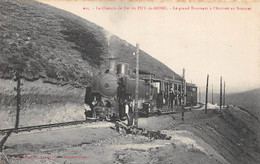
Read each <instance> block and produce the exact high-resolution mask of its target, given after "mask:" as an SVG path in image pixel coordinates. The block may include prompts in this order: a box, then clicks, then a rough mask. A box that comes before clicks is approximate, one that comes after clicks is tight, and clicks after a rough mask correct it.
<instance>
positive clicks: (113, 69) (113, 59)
mask: <svg viewBox="0 0 260 164" xmlns="http://www.w3.org/2000/svg"><path fill="white" fill-rule="evenodd" d="M108 53H109V57H108V59H109V72H111V73H112V72H113V73H116V69H117V67H116V65H117V60H118V58H117V57H116V56H115V55H114V54H112V53H111V52H110V50H109V42H108Z"/></svg>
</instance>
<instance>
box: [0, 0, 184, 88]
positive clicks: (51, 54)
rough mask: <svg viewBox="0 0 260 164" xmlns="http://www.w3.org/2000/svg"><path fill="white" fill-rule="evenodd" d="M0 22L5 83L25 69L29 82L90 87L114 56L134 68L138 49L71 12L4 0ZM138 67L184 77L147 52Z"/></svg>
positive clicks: (1, 67) (1, 69)
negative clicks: (135, 52)
mask: <svg viewBox="0 0 260 164" xmlns="http://www.w3.org/2000/svg"><path fill="white" fill-rule="evenodd" d="M0 18H1V19H0V20H1V22H0V61H1V63H0V76H1V78H4V79H10V78H12V77H13V74H14V73H13V72H14V71H15V70H19V69H20V70H21V69H22V72H23V75H24V77H25V78H26V79H27V80H32V81H33V80H36V79H39V78H42V79H44V81H46V82H51V83H58V84H67V83H68V84H71V85H75V86H86V85H87V84H89V82H90V79H91V76H92V75H93V74H97V73H98V72H99V71H104V70H105V69H106V68H107V65H108V56H109V54H110V53H111V54H114V55H116V56H119V60H120V61H125V62H128V63H130V67H131V68H134V67H135V57H134V56H133V55H132V52H134V51H135V47H134V46H132V45H130V44H128V43H127V42H126V41H123V40H121V39H119V38H118V37H116V36H114V35H111V34H109V32H107V31H105V30H104V29H103V28H101V27H99V26H97V25H95V24H93V23H91V22H89V21H87V20H84V19H82V18H80V17H77V16H75V15H73V14H71V13H68V12H65V11H62V10H59V9H56V8H53V7H50V6H48V5H45V4H41V3H39V2H33V1H27V0H23V1H16V0H12V1H11V0H2V1H1V2H0ZM108 35H111V37H109V38H108V37H107V36H108ZM108 42H109V45H108ZM140 62H141V63H142V64H141V69H143V70H146V71H148V70H152V72H153V73H155V74H157V75H158V76H159V77H161V76H166V75H168V76H170V77H172V76H175V77H177V79H178V78H180V76H179V75H177V74H175V73H174V72H173V71H172V70H170V69H169V68H168V67H166V66H165V65H164V64H162V63H161V62H159V61H158V60H156V59H154V58H152V57H151V56H150V55H148V54H146V53H145V52H143V51H141V52H140Z"/></svg>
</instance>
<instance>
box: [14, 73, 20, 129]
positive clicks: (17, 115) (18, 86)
mask: <svg viewBox="0 0 260 164" xmlns="http://www.w3.org/2000/svg"><path fill="white" fill-rule="evenodd" d="M14 81H17V87H16V88H14V89H15V91H16V93H17V94H16V101H17V103H16V119H15V127H14V129H15V131H16V130H17V128H18V126H19V118H20V110H21V109H20V107H21V77H20V74H19V73H18V72H17V73H16V74H15V79H14Z"/></svg>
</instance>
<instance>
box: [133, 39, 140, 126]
mask: <svg viewBox="0 0 260 164" xmlns="http://www.w3.org/2000/svg"><path fill="white" fill-rule="evenodd" d="M138 83H139V44H138V43H137V44H136V71H135V122H134V123H135V126H136V127H138V113H139V111H138Z"/></svg>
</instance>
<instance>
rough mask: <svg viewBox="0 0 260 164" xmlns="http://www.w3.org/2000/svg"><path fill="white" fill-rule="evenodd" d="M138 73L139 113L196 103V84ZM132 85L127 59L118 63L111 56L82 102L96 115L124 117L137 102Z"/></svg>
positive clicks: (94, 78) (142, 72)
mask: <svg viewBox="0 0 260 164" xmlns="http://www.w3.org/2000/svg"><path fill="white" fill-rule="evenodd" d="M139 74H140V80H139V85H138V101H137V106H138V109H139V115H140V116H149V115H150V114H152V113H156V112H160V113H164V112H170V111H177V110H180V108H181V105H184V106H195V105H196V104H197V87H196V85H195V84H191V83H186V82H185V81H183V80H175V79H170V78H164V79H159V78H156V76H155V75H154V74H152V73H149V72H145V71H139ZM135 88H136V79H135V74H134V71H132V70H130V69H129V65H128V64H127V63H123V62H121V63H117V58H113V57H112V58H110V68H109V69H108V70H107V71H106V72H105V73H104V74H99V75H97V76H95V77H93V78H92V84H91V86H90V87H88V88H87V90H86V96H85V102H86V103H87V104H88V105H89V106H90V107H91V109H92V111H93V115H94V116H95V117H104V118H107V119H110V118H112V117H114V118H119V119H124V118H125V116H126V114H127V113H129V112H133V109H134V104H136V102H135ZM127 105H128V106H127ZM126 106H127V109H126ZM126 110H127V111H126Z"/></svg>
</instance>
